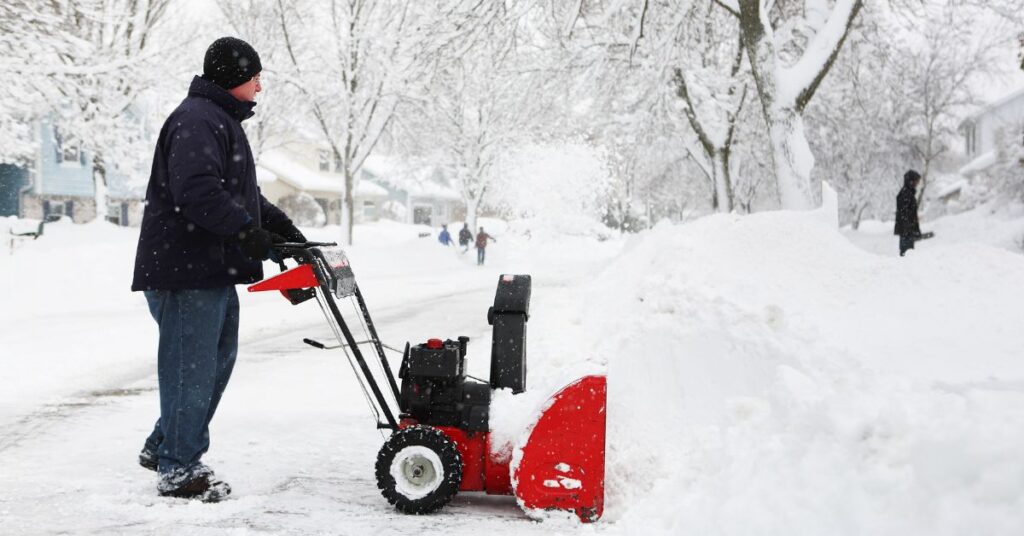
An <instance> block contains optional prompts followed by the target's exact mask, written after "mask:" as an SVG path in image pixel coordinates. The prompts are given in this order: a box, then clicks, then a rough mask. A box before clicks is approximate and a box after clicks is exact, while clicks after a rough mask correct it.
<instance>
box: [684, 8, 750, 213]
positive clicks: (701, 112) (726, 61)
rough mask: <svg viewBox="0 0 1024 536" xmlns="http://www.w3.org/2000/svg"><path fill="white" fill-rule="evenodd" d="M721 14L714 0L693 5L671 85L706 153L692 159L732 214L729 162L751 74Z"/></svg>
mask: <svg viewBox="0 0 1024 536" xmlns="http://www.w3.org/2000/svg"><path fill="white" fill-rule="evenodd" d="M719 11H721V10H720V9H718V8H717V7H716V4H715V3H714V2H711V1H708V2H704V3H702V4H694V6H693V8H692V9H691V13H690V17H691V21H690V24H686V25H685V26H684V25H680V28H679V33H680V36H679V38H678V41H677V46H676V49H677V50H678V51H679V56H680V60H679V64H680V66H679V67H676V68H675V69H674V71H673V78H672V82H673V83H674V84H675V87H676V94H677V95H678V96H679V98H680V99H682V100H683V103H684V104H685V106H684V108H683V110H684V113H685V116H686V120H687V122H688V124H689V126H690V128H691V129H692V130H693V132H694V134H695V135H696V137H697V140H698V143H699V147H700V148H701V149H702V150H701V152H699V153H696V154H691V156H693V158H694V159H695V161H696V162H698V163H699V164H700V167H701V169H702V170H704V172H705V174H706V175H707V177H708V180H710V181H711V183H712V184H713V185H714V188H713V189H712V191H713V192H714V196H713V199H712V205H713V206H714V207H715V209H716V210H718V211H720V212H731V211H732V209H733V203H734V195H733V181H732V177H731V174H730V165H729V164H730V162H729V159H730V156H731V153H732V145H733V141H734V140H735V136H736V133H737V126H738V119H739V116H740V111H741V110H742V109H743V105H744V102H745V101H746V98H747V76H748V73H747V69H746V65H745V64H746V62H745V59H744V53H743V48H742V44H741V43H740V40H739V32H738V31H737V30H738V29H737V28H735V27H734V23H733V24H729V22H730V21H722V20H721V17H716V15H717V13H716V12H719ZM694 19H695V20H694ZM730 44H731V45H730ZM692 80H699V85H700V87H697V88H696V89H692V87H693V85H694V82H692Z"/></svg>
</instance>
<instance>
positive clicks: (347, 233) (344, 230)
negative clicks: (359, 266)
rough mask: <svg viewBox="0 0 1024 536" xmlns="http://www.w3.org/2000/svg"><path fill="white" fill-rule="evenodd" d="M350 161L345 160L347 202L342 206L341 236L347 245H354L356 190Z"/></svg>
mask: <svg viewBox="0 0 1024 536" xmlns="http://www.w3.org/2000/svg"><path fill="white" fill-rule="evenodd" d="M349 162H350V161H349V160H348V159H346V160H345V201H344V202H343V203H342V204H341V236H342V240H343V241H344V242H343V243H344V244H345V245H349V246H351V245H352V224H353V218H352V215H353V211H352V208H353V196H352V190H353V188H354V184H353V183H354V182H355V181H353V173H352V168H351V164H350V163H349Z"/></svg>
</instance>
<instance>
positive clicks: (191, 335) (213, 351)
mask: <svg viewBox="0 0 1024 536" xmlns="http://www.w3.org/2000/svg"><path fill="white" fill-rule="evenodd" d="M145 295H146V301H148V302H149V312H150V313H152V315H153V319H154V320H156V322H157V324H158V325H159V326H160V346H159V350H158V354H157V356H158V357H157V377H158V379H159V381H160V419H158V420H157V421H156V426H155V427H154V428H153V433H152V434H150V435H149V438H147V439H146V447H145V448H146V449H147V450H152V451H154V452H156V453H157V455H158V456H159V467H158V469H159V472H160V474H161V475H168V474H172V473H178V474H180V473H183V472H184V473H187V472H189V471H191V470H193V469H194V468H196V467H199V459H200V458H201V457H202V456H203V454H204V453H205V452H206V451H207V449H209V448H210V420H211V419H213V414H214V412H216V411H217V404H218V403H219V402H220V397H221V395H222V394H223V393H224V388H225V387H227V385H228V380H229V379H230V378H231V370H232V369H233V368H234V366H235V356H236V355H237V354H238V294H237V293H236V292H235V287H233V286H229V287H219V288H211V289H195V290H147V291H145Z"/></svg>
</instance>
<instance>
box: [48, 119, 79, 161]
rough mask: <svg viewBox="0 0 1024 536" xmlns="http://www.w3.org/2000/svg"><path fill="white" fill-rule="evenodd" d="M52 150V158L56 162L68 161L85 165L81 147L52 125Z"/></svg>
mask: <svg viewBox="0 0 1024 536" xmlns="http://www.w3.org/2000/svg"><path fill="white" fill-rule="evenodd" d="M53 150H54V158H55V159H56V162H57V163H58V164H63V163H65V162H66V163H69V164H78V165H85V155H83V154H82V151H81V148H80V147H79V146H78V145H76V144H74V143H71V141H70V140H68V139H66V138H65V136H64V133H63V132H61V131H60V129H59V128H57V127H56V126H54V127H53Z"/></svg>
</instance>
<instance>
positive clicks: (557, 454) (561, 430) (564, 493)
mask: <svg viewBox="0 0 1024 536" xmlns="http://www.w3.org/2000/svg"><path fill="white" fill-rule="evenodd" d="M607 391H608V384H607V380H606V379H605V377H604V376H586V377H583V378H581V379H579V380H577V381H576V382H575V383H572V384H570V385H568V386H567V387H565V388H564V389H562V390H561V391H559V392H558V393H556V394H555V396H554V397H552V399H551V405H550V406H549V407H548V408H547V409H545V410H544V412H543V413H541V416H540V419H538V420H537V423H536V424H535V425H534V426H533V430H531V431H530V437H529V439H528V440H527V442H526V444H525V445H524V446H523V448H522V451H521V453H516V454H521V456H519V457H518V458H519V459H518V463H516V462H515V461H513V464H512V482H513V486H514V488H515V494H516V497H517V498H518V499H519V503H520V504H521V505H522V506H523V508H525V509H527V510H533V509H536V510H567V511H571V512H574V513H575V514H576V515H577V516H578V517H579V518H580V520H581V521H583V522H591V521H597V519H598V518H600V517H601V513H602V512H603V511H604V441H605V417H606V411H605V407H606V405H607ZM514 458H515V457H514Z"/></svg>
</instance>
